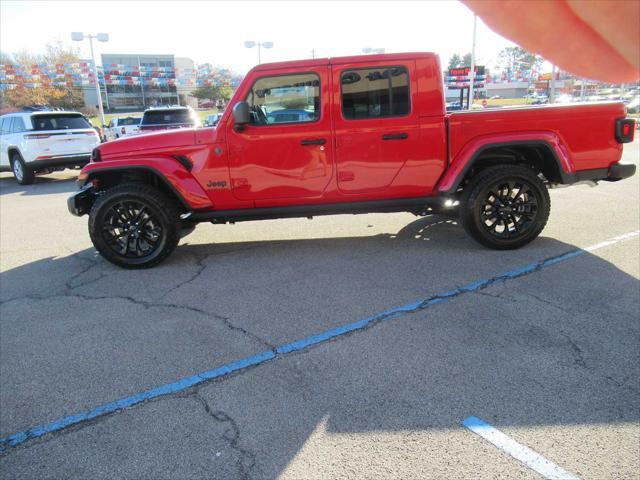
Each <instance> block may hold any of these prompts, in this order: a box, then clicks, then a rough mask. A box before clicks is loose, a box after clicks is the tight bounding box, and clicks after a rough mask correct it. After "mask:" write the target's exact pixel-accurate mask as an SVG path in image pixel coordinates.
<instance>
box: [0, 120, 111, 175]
mask: <svg viewBox="0 0 640 480" xmlns="http://www.w3.org/2000/svg"><path fill="white" fill-rule="evenodd" d="M99 144H100V137H99V136H98V133H97V132H96V131H95V130H94V128H93V127H92V126H91V123H89V121H88V120H87V119H86V118H85V117H84V116H83V115H82V114H81V113H78V112H59V111H36V112H19V113H9V114H7V115H2V116H0V171H13V174H14V176H15V177H16V180H17V181H18V183H19V184H21V185H29V184H31V183H33V181H34V179H35V174H36V173H50V172H52V171H55V170H64V169H65V168H77V167H82V166H84V165H86V164H87V163H89V159H90V158H91V152H92V150H93V149H94V148H95V147H97V146H98V145H99Z"/></svg>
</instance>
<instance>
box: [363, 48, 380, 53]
mask: <svg viewBox="0 0 640 480" xmlns="http://www.w3.org/2000/svg"><path fill="white" fill-rule="evenodd" d="M362 53H384V48H371V47H364V48H363V49H362Z"/></svg>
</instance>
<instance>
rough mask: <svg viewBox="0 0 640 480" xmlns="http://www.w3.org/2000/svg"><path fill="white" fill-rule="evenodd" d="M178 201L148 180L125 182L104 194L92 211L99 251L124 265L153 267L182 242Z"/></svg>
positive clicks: (91, 228)
mask: <svg viewBox="0 0 640 480" xmlns="http://www.w3.org/2000/svg"><path fill="white" fill-rule="evenodd" d="M179 223H180V222H179V218H178V211H177V209H176V206H175V204H174V203H173V202H172V201H171V200H169V199H168V198H167V197H165V196H164V195H163V194H162V192H160V191H158V190H156V189H155V188H153V187H150V186H148V185H144V184H136V183H130V184H124V185H119V186H117V187H114V188H112V189H110V190H108V191H107V192H105V193H104V194H102V195H100V196H99V197H98V199H97V200H96V202H95V203H94V204H93V207H92V208H91V212H90V213H89V235H90V236H91V241H92V242H93V245H94V246H95V247H96V249H97V250H98V252H100V254H101V255H102V256H103V257H104V258H106V259H107V260H109V261H110V262H111V263H114V264H116V265H118V266H120V267H124V268H149V267H153V266H155V265H157V264H158V263H160V262H162V261H163V260H164V259H165V258H167V257H168V256H169V254H171V252H173V250H174V249H175V248H176V246H177V245H178V240H179V239H180V237H179V230H180V228H179V226H180V225H179Z"/></svg>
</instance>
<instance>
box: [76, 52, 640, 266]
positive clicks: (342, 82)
mask: <svg viewBox="0 0 640 480" xmlns="http://www.w3.org/2000/svg"><path fill="white" fill-rule="evenodd" d="M230 105H231V106H232V108H228V109H227V110H226V111H225V113H224V114H223V115H222V118H221V120H220V122H219V124H218V126H217V128H193V129H183V130H179V131H173V132H166V133H158V134H155V133H152V134H148V135H140V136H137V137H133V138H126V139H121V140H116V141H113V142H109V143H105V144H102V145H100V146H99V147H98V148H96V149H95V150H94V152H93V154H92V160H91V162H90V163H89V164H88V165H87V166H85V167H84V168H83V169H82V171H81V173H80V176H79V178H78V182H79V185H80V190H79V191H78V192H77V193H75V194H74V195H73V196H71V197H70V198H69V201H68V207H69V210H70V212H71V213H73V214H74V215H84V214H85V213H89V234H90V236H91V240H92V241H93V244H94V245H95V247H96V249H97V250H98V251H99V252H100V253H101V254H102V255H103V256H104V257H105V258H106V259H107V260H109V261H111V262H113V263H115V264H117V265H120V266H122V267H126V268H143V267H151V266H153V265H156V264H158V263H160V262H161V261H162V260H163V259H165V258H166V257H167V256H168V255H169V254H170V253H171V252H172V251H173V250H174V249H175V247H176V245H177V244H178V240H179V239H180V236H181V233H182V232H183V231H184V230H188V229H192V228H193V227H194V225H195V224H196V223H198V222H213V223H226V222H229V223H233V222H239V221H243V220H261V219H273V218H285V217H312V216H314V215H326V214H344V213H371V212H401V211H404V212H412V213H414V214H416V215H427V214H430V213H437V212H441V211H443V209H444V206H445V204H446V205H448V206H451V205H454V206H455V208H457V211H458V215H459V218H460V220H461V223H462V225H463V226H464V228H465V230H466V231H467V232H468V233H469V234H470V235H471V236H472V237H473V238H474V239H476V240H477V241H478V242H480V243H481V244H483V245H485V246H487V247H490V248H496V249H512V248H518V247H521V246H522V245H525V244H527V243H528V242H530V241H532V240H533V239H535V238H536V237H537V236H538V235H539V234H540V232H541V231H542V229H543V228H544V226H545V224H546V222H547V218H548V216H549V207H550V202H549V194H548V191H547V187H549V186H554V185H558V184H573V183H577V182H581V181H598V180H606V181H616V180H621V179H623V178H626V177H629V176H631V175H633V174H634V172H635V166H634V165H624V164H620V163H619V160H620V157H621V154H622V144H623V143H626V142H630V141H632V140H633V135H634V121H633V120H629V119H625V109H624V106H623V105H622V104H621V103H598V104H580V105H572V106H540V107H531V108H511V109H494V110H483V111H471V112H459V113H452V114H447V113H446V112H445V102H444V95H443V82H442V76H441V70H440V62H439V59H438V57H437V56H436V55H435V54H432V53H404V54H383V55H367V56H355V57H343V58H332V59H326V58H325V59H314V60H304V61H291V62H282V63H273V64H262V65H259V66H257V67H255V68H253V69H252V70H251V71H250V72H249V73H248V74H247V76H246V77H245V79H244V81H243V82H242V84H241V85H240V87H239V88H238V89H237V91H236V93H235V95H234V97H233V99H232V100H231V102H230ZM449 210H450V209H449Z"/></svg>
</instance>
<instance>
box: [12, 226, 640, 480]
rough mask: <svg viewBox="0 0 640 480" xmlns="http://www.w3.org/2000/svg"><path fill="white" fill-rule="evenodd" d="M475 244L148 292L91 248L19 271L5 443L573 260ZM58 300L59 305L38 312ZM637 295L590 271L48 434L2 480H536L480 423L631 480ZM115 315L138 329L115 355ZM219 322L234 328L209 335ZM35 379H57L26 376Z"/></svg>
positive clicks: (340, 251)
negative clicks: (420, 302)
mask: <svg viewBox="0 0 640 480" xmlns="http://www.w3.org/2000/svg"><path fill="white" fill-rule="evenodd" d="M187 238H188V237H187ZM185 240H186V239H185ZM634 241H635V240H634ZM426 242H428V245H427V244H425V243H426ZM473 245H474V244H472V243H471V242H470V241H469V240H467V239H466V238H465V237H464V236H463V234H462V232H460V227H459V226H458V225H456V224H455V222H454V221H452V220H450V219H444V218H439V217H431V218H428V219H420V220H417V221H415V222H413V223H411V224H409V225H408V226H407V227H405V228H404V229H402V230H401V231H400V232H398V234H397V235H375V236H371V237H342V238H326V239H314V240H282V241H272V242H245V243H241V244H232V243H227V244H212V245H206V246H203V245H193V246H191V245H183V246H181V247H180V248H179V249H178V251H177V252H176V255H174V258H172V259H171V260H170V261H169V262H167V263H166V264H163V265H162V266H161V267H159V268H156V269H153V270H148V271H138V272H131V271H125V270H120V269H117V268H115V267H112V266H111V265H109V264H107V263H106V262H104V261H103V260H101V259H99V258H96V257H95V255H94V252H93V251H92V250H91V249H88V250H85V251H83V252H79V253H77V254H74V255H71V256H69V257H63V258H56V259H43V260H40V261H37V262H33V263H30V264H27V265H24V266H21V267H17V268H14V269H11V270H8V271H6V272H5V273H3V274H2V285H3V288H2V290H3V295H2V297H3V298H4V299H7V298H11V297H13V296H19V295H23V296H24V295H31V296H32V298H31V299H30V300H29V301H20V300H14V301H10V302H8V303H5V304H3V305H2V309H3V315H2V318H1V320H0V322H1V325H2V330H3V335H2V349H1V350H0V352H1V353H0V355H1V357H2V358H1V360H2V361H1V362H0V364H1V365H2V379H1V381H2V385H3V386H4V388H3V389H2V392H0V394H1V395H2V405H3V408H2V411H4V412H5V413H4V415H3V417H4V418H3V422H0V423H2V424H3V425H4V426H3V430H5V429H9V431H3V432H1V433H2V434H8V433H13V432H14V431H19V430H21V429H24V428H27V427H30V426H33V421H32V419H38V422H40V423H41V422H42V421H45V420H52V419H53V418H57V417H60V416H63V415H68V414H72V413H75V412H76V411H78V410H80V409H81V408H87V406H96V405H98V404H101V403H104V402H107V401H113V400H116V399H117V398H120V397H122V396H125V395H131V394H134V393H137V392H139V391H142V390H144V389H146V388H149V384H148V383H149V376H148V375H149V370H150V369H151V367H150V366H149V365H150V364H152V365H153V368H152V369H153V372H154V376H153V378H152V380H153V382H151V386H156V385H160V384H163V383H166V382H171V381H175V380H176V379H177V378H180V376H181V375H182V376H187V375H193V374H194V373H197V372H200V371H202V370H203V366H202V365H201V364H199V363H197V362H195V360H194V358H196V357H197V356H198V350H199V349H203V350H204V351H205V352H207V355H212V352H215V351H217V350H220V349H221V348H222V347H223V346H225V348H226V346H228V345H235V343H234V342H236V341H237V340H238V339H242V338H243V336H244V335H245V334H247V332H250V333H251V335H254V336H256V337H258V338H260V339H263V340H264V341H265V342H267V343H269V344H272V345H279V344H283V343H285V342H288V341H293V340H297V339H299V338H303V337H305V336H308V335H311V334H316V333H319V332H322V331H325V330H327V329H329V328H335V327H336V326H337V325H340V324H344V323H347V322H351V321H355V320H358V319H361V318H364V317H366V316H367V315H370V314H372V313H375V312H380V311H382V310H384V309H386V308H390V307H394V306H398V305H401V304H403V303H404V302H406V301H408V300H416V299H419V298H425V299H426V298H428V297H429V296H430V295H435V294H437V293H442V292H445V291H447V290H449V289H450V287H451V286H452V285H453V286H455V285H458V286H460V285H465V284H467V283H469V282H471V281H474V280H478V279H486V278H491V275H498V274H500V273H502V272H505V271H509V270H511V269H513V268H516V267H519V266H522V265H523V264H527V263H529V262H531V261H534V260H538V261H539V260H542V259H543V258H547V257H551V256H554V255H558V254H561V253H564V252H568V251H572V250H575V249H576V247H575V246H572V245H569V244H565V243H562V242H559V241H557V240H554V239H551V238H541V239H539V240H538V241H537V242H536V243H535V244H534V245H532V246H531V247H530V248H527V249H523V250H520V251H517V252H492V251H487V250H484V249H481V248H480V247H478V248H476V247H474V246H473ZM614 248H615V247H614ZM631 268H635V267H631ZM52 285H60V286H61V288H60V292H61V294H63V293H64V294H66V295H67V296H65V295H61V296H60V297H59V298H54V297H51V298H49V299H47V300H42V302H44V303H42V304H40V305H39V304H38V302H39V300H33V298H36V297H37V296H38V295H39V294H41V293H42V292H43V291H47V290H46V289H47V287H49V288H50V287H51V286H52ZM638 289H639V282H638V280H637V279H636V278H635V277H634V276H633V275H630V274H629V273H627V272H625V271H623V270H621V269H620V268H618V267H617V266H615V265H613V264H612V263H610V262H608V261H606V260H604V259H602V258H601V257H599V256H598V254H591V253H584V254H582V255H580V256H579V257H576V258H573V259H571V260H568V261H566V262H563V263H560V264H557V265H554V266H551V267H548V268H545V269H543V270H540V271H537V272H535V273H532V274H530V275H526V276H523V277H520V278H516V279H512V280H508V281H506V282H498V283H496V284H495V285H493V286H491V287H488V288H486V289H483V290H481V291H479V292H477V293H467V294H463V295H459V296H457V297H455V298H451V299H449V300H447V301H445V302H442V303H440V304H438V305H434V306H433V307H430V308H428V309H425V310H422V311H420V312H417V313H413V314H410V315H406V316H404V317H402V318H398V319H395V320H392V321H389V322H384V323H381V324H378V325H376V326H374V327H372V328H368V329H366V330H365V331H362V332H357V333H354V334H352V335H348V336H345V337H341V338H339V339H335V340H332V341H328V342H326V343H324V344H322V345H319V346H316V347H313V348H310V349H308V350H306V351H304V352H300V353H296V354H291V355H287V356H282V357H281V358H279V359H276V360H274V361H271V362H268V363H266V364H264V365H261V366H258V367H255V368H251V369H247V370H245V371H242V372H239V373H237V374H234V375H232V376H230V377H228V378H224V379H222V380H221V381H214V382H210V383H207V384H204V385H201V386H199V387H196V388H192V389H190V390H188V391H185V392H183V393H181V394H179V395H176V396H168V397H164V398H163V399H161V400H158V401H155V402H151V403H148V404H143V405H139V406H137V407H135V408H132V409H130V410H126V411H124V412H122V413H121V414H117V415H111V416H108V417H105V418H103V419H98V420H97V421H94V422H93V423H92V424H91V425H88V426H87V427H86V428H82V429H72V430H70V431H67V432H63V433H61V434H54V435H51V436H50V437H49V438H48V439H46V440H45V441H42V442H39V443H35V444H33V445H32V446H30V447H29V448H25V449H17V450H15V451H12V452H10V453H9V454H7V455H6V456H5V458H3V459H2V460H1V461H2V462H3V464H4V465H3V469H2V471H3V475H5V476H7V477H21V476H24V477H30V476H31V477H34V476H38V472H42V471H44V469H47V470H46V471H47V472H48V474H49V475H51V476H52V477H68V478H88V477H91V478H95V477H100V476H101V475H102V476H104V475H105V473H104V472H108V476H111V477H121V478H139V477H147V478H160V477H162V478H165V477H167V475H169V476H172V474H173V475H174V476H179V477H182V478H197V477H202V476H208V477H209V478H275V477H278V476H283V477H288V478H320V477H323V478H328V477H338V476H341V475H342V476H344V475H345V471H348V472H350V473H349V475H351V476H353V477H365V476H367V477H378V478H379V477H386V478H390V477H393V478H402V477H405V478H406V477H439V478H443V477H448V478H454V477H455V478H465V477H476V478H477V477H487V476H491V475H492V474H495V475H498V474H501V475H503V476H515V475H517V474H518V473H519V472H524V474H527V473H528V471H527V470H526V469H525V470H518V469H520V468H524V467H520V466H519V464H517V463H516V462H515V461H513V460H511V459H509V458H507V457H505V456H503V455H501V454H498V452H497V451H496V450H494V449H493V447H491V446H489V445H488V444H485V443H483V442H482V441H481V440H479V439H478V438H477V437H474V436H473V435H472V434H470V433H468V432H465V431H464V430H462V429H461V428H460V427H459V425H460V422H461V421H462V420H463V419H464V418H466V417H468V416H470V415H475V416H478V417H480V418H483V419H484V420H486V421H488V422H490V423H492V424H493V425H494V426H495V427H496V428H499V429H503V430H504V431H505V432H506V433H510V434H512V435H514V436H515V437H516V438H517V439H518V440H519V441H520V442H522V443H525V444H527V445H528V446H529V447H531V448H533V449H534V450H536V451H538V452H539V453H541V454H543V455H545V456H546V457H547V458H549V459H550V460H552V461H554V462H555V463H558V464H560V465H561V466H562V467H563V468H565V469H567V470H569V471H571V472H573V473H576V474H578V475H585V474H586V475H587V476H589V477H593V478H604V477H611V476H619V477H633V476H634V475H636V473H637V468H638V466H639V465H638V458H637V433H638V432H637V422H638V421H640V395H639V393H640V389H639V382H640V378H639V370H640V369H639V368H638V367H639V365H638V360H639V359H638V345H639V344H640V325H639V324H638V321H637V318H638V313H639V312H638ZM158 292H161V294H160V295H159V294H158ZM74 295H77V296H74ZM125 296H129V297H133V298H134V299H139V300H141V301H144V302H149V303H157V304H159V305H160V304H163V305H165V306H167V308H171V309H174V310H172V314H171V315H170V317H171V318H170V320H163V322H162V324H160V323H158V328H157V330H155V329H154V326H153V325H154V323H153V322H154V319H155V318H156V317H155V316H157V311H154V310H153V308H147V307H145V308H135V306H134V305H129V306H128V307H127V308H126V309H125V308H120V307H119V304H120V303H122V302H123V301H124V300H123V298H124V297H125ZM89 297H96V298H98V297H99V298H101V300H100V301H98V302H94V301H93V300H91V298H89ZM106 300H107V301H106ZM108 300H111V301H108ZM47 302H49V303H47ZM56 302H57V303H56ZM181 306H186V307H194V308H197V309H199V310H204V311H206V312H210V313H211V316H210V317H203V316H201V315H198V314H196V313H193V312H189V311H188V310H181V309H180V308H181ZM41 309H47V311H46V313H43V314H38V313H37V312H38V311H39V310H41ZM89 311H90V314H89V315H90V317H91V318H94V317H95V318H97V319H100V321H90V320H89V318H87V312H89ZM114 311H115V312H116V317H117V315H122V316H127V318H131V319H132V321H128V322H127V324H126V325H127V326H126V331H122V332H121V333H120V334H119V335H121V336H119V337H117V338H118V340H117V342H116V340H115V337H114V335H115V331H114V329H113V328H111V325H110V323H113V322H116V317H114V313H113V312H114ZM118 312H121V313H118ZM145 316H146V317H148V319H149V321H143V319H144V318H145ZM221 318H224V319H226V320H225V321H227V322H230V323H232V324H233V328H228V331H227V333H225V334H224V335H222V336H216V337H214V338H211V337H208V336H206V334H205V332H207V330H208V329H210V328H211V326H212V325H214V324H219V323H220V319H221ZM185 331H188V332H189V333H188V336H186V337H185ZM77 332H81V333H77ZM78 337H80V338H78ZM109 339H111V340H109ZM203 339H207V341H206V342H204V341H203ZM80 340H81V342H80ZM253 340H254V339H252V341H253ZM114 342H115V343H117V345H118V346H117V351H116V352H114ZM172 342H173V346H172ZM187 347H188V348H187ZM259 348H262V350H264V348H265V347H260V346H255V345H253V344H251V345H249V347H248V351H249V352H251V351H252V352H253V353H258V352H259V351H261V350H259ZM127 352H135V357H134V358H135V361H132V358H131V355H128V354H127ZM246 355H247V353H245V352H244V351H243V352H242V353H240V354H238V355H235V356H234V355H232V356H231V358H229V360H228V361H232V360H235V359H238V358H243V356H246ZM95 358H108V359H109V361H108V362H96V361H94V359H95ZM207 361H208V362H209V366H208V368H214V367H217V366H219V365H220V363H213V361H212V360H206V358H205V363H204V364H205V365H206V362H207ZM222 363H224V362H222ZM44 364H47V365H49V368H48V371H50V372H56V373H55V374H52V375H44V374H43V375H39V374H36V372H37V371H38V368H43V365H44ZM176 365H177V366H178V367H180V366H181V367H182V369H180V368H178V367H176ZM57 366H59V367H57ZM58 370H59V371H58ZM124 372H126V375H124ZM34 378H37V382H36V381H34ZM95 379H100V382H99V386H98V385H96V383H95ZM126 382H130V383H129V384H125V385H124V386H123V383H126ZM154 382H155V383H154ZM97 389H103V390H101V392H100V394H99V395H97V396H91V395H92V393H93V392H95V391H96V390H97ZM54 392H55V393H54ZM42 406H46V408H53V411H54V412H55V415H56V416H57V417H56V416H53V417H52V415H54V414H53V413H52V411H50V410H47V409H45V408H44V407H42ZM634 422H635V424H636V427H633V424H634ZM9 425H10V426H9ZM512 432H516V433H515V434H514V433H512ZM60 436H64V441H60V439H59V438H56V437H60ZM203 446H208V447H207V448H204V447H203ZM125 452H126V453H125ZM216 452H217V453H216ZM218 453H220V455H218ZM78 458H82V461H81V462H80V461H77V459H78ZM483 462H485V463H483ZM479 465H482V467H481V468H480V470H479V469H478V468H479ZM482 468H485V469H489V471H490V472H493V473H492V474H490V473H489V471H487V472H486V475H485V474H484V473H483V470H482ZM492 468H493V469H494V470H491V469H492ZM167 472H169V473H167Z"/></svg>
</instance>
